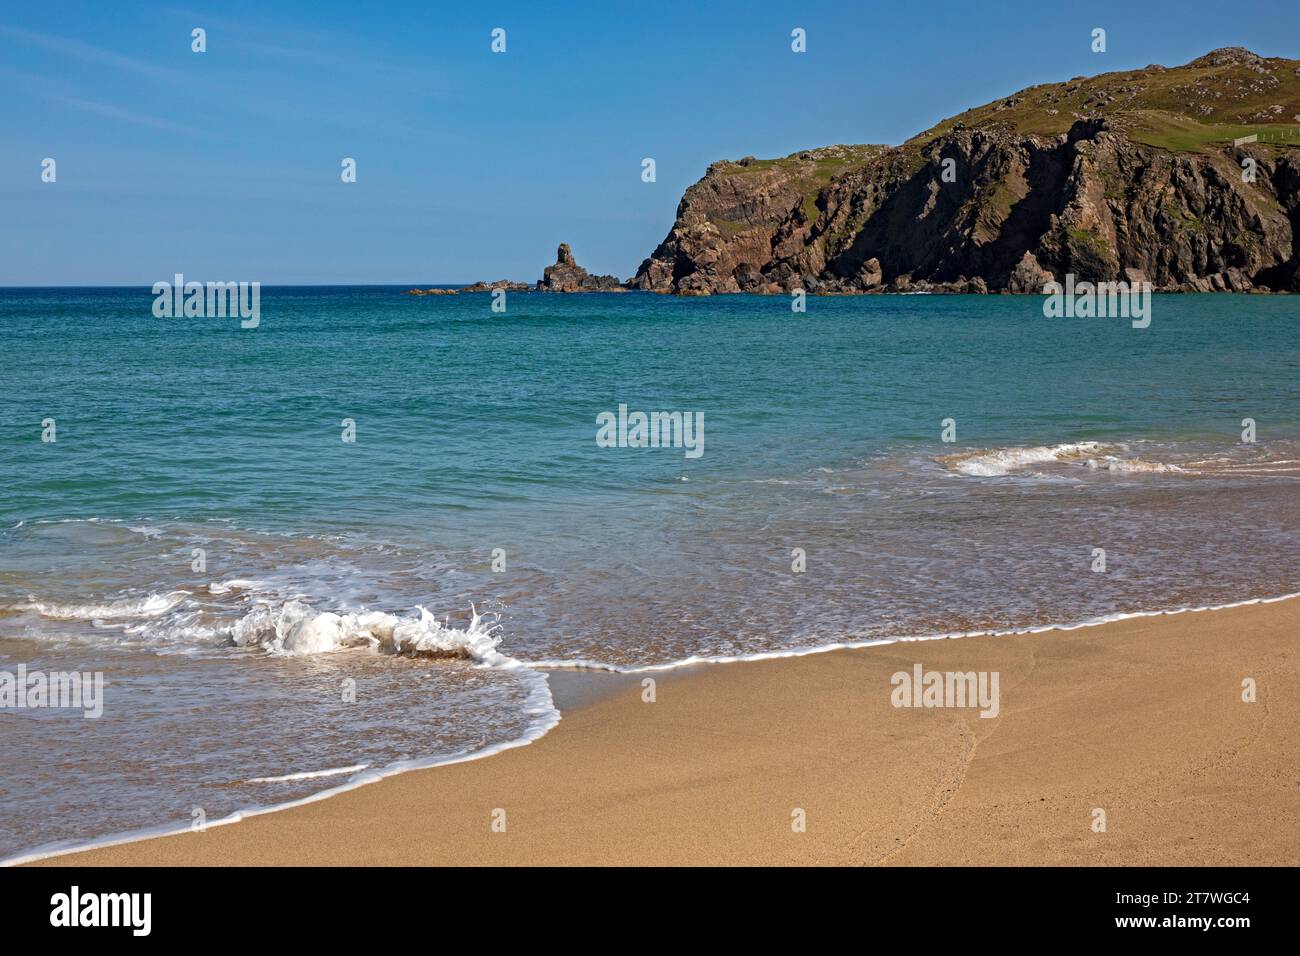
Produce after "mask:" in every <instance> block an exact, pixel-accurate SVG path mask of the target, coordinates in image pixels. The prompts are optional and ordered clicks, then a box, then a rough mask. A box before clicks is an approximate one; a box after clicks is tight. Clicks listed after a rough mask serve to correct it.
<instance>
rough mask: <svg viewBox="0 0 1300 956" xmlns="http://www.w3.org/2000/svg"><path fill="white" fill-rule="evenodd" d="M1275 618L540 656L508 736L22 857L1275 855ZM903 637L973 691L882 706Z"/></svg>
mask: <svg viewBox="0 0 1300 956" xmlns="http://www.w3.org/2000/svg"><path fill="white" fill-rule="evenodd" d="M1298 637H1300V601H1296V600H1288V601H1282V602H1275V603H1271V604H1256V605H1249V606H1243V607H1237V608H1230V609H1226V610H1218V611H1205V612H1190V613H1182V614H1177V615H1167V616H1160V617H1149V618H1134V619H1129V620H1126V621H1121V622H1115V623H1111V624H1106V625H1101V626H1097V627H1089V628H1082V629H1076V630H1072V631H1050V632H1044V633H1038V634H1025V635H1015V636H1006V637H982V638H964V639H960V640H943V641H930V642H914V643H899V644H891V645H883V646H878V647H870V648H863V649H858V650H841V651H832V652H827V653H820V654H813V655H808V656H804V657H797V658H785V659H777V660H767V661H756V662H751V663H737V664H726V665H711V666H704V667H700V668H697V669H695V670H692V671H689V672H676V673H673V672H668V673H659V674H655V675H653V676H654V677H655V679H656V687H655V698H656V699H655V700H654V702H653V703H646V702H644V701H643V700H642V696H643V688H642V686H641V684H640V682H639V678H638V679H637V680H636V681H628V680H627V679H622V680H619V679H617V678H611V679H609V680H614V681H615V683H613V684H611V685H609V686H608V687H605V688H600V687H599V685H598V682H600V681H603V680H607V678H604V677H603V676H602V675H594V674H593V675H589V677H585V676H581V675H580V676H578V677H577V678H574V677H569V678H562V679H561V680H559V681H557V687H559V688H560V691H559V692H558V693H557V697H558V698H559V699H560V701H561V703H562V705H564V707H565V708H566V709H565V713H564V718H563V720H562V722H561V723H560V724H559V726H558V727H556V728H555V729H554V730H553V731H551V733H550V734H548V735H547V736H546V737H545V738H543V739H542V740H540V741H539V742H537V743H535V744H532V745H530V746H526V747H522V748H519V749H515V750H510V751H507V752H504V753H501V754H498V755H496V756H494V757H491V758H488V759H484V760H478V761H473V762H469V763H463V764H457V765H452V766H448V767H441V768H436V769H432V770H426V771H417V772H412V773H408V774H404V775H400V776H397V777H392V778H389V779H386V780H383V781H380V782H378V783H376V784H373V785H369V786H365V787H361V788H359V789H356V790H352V791H349V792H347V793H344V794H340V795H338V796H335V797H332V798H330V799H327V800H323V801H319V802H316V803H312V804H308V805H305V806H301V807H296V808H293V809H289V810H285V811H282V812H277V813H271V814H265V815H261V816H257V817H253V818H249V819H246V820H244V821H242V822H240V823H237V824H233V825H228V826H221V827H214V828H210V829H209V830H207V832H204V833H198V834H188V833H187V834H185V835H181V836H174V837H165V838H160V839H152V840H145V841H140V842H135V843H128V844H122V845H118V846H112V847H106V848H102V849H98V850H94V851H90V852H85V853H80V854H75V855H69V856H62V857H57V858H51V859H48V860H45V861H42V862H44V863H45V864H47V865H96V864H119V865H148V864H152V865H203V866H209V865H211V866H217V865H232V864H254V865H276V864H325V865H335V864H359V865H380V864H385V865H427V864H624V865H652V864H845V865H857V866H864V865H881V864H884V865H935V864H971V865H991V864H1017V865H1022V864H1028V865H1035V864H1071V865H1075V864H1082V865H1089V864H1121V865H1124V864H1145V865H1187V864H1226V865H1239V864H1240V865H1245V864H1263V865H1294V864H1295V863H1296V862H1297V861H1300V733H1298V731H1300V656H1298V655H1297V653H1296V651H1297V638H1298ZM918 663H919V664H921V665H923V667H924V668H925V670H927V671H930V670H937V671H989V672H993V671H996V672H998V674H999V678H1000V680H999V687H1000V706H999V712H998V715H997V716H996V717H993V718H983V717H980V716H979V711H978V710H977V709H970V708H966V709H947V708H930V709H926V708H901V707H895V706H893V705H892V703H891V692H892V691H893V688H892V686H891V675H893V674H894V673H896V672H899V671H909V672H910V671H912V669H913V668H914V666H915V665H916V664H918ZM1245 678H1253V679H1254V681H1255V683H1256V687H1257V699H1256V700H1255V701H1254V702H1245V701H1243V699H1242V692H1243V680H1244V679H1245ZM584 681H585V682H586V683H584ZM593 688H596V690H594V691H593ZM602 689H603V691H604V692H603V693H602V692H600V691H601V690H602ZM570 701H572V702H573V704H572V705H571V704H570V703H569V702H570ZM1099 809H1100V810H1104V811H1105V830H1104V832H1099V831H1098V829H1097V828H1096V824H1095V823H1094V821H1095V820H1097V819H1099V817H1098V816H1097V813H1096V811H1097V810H1099ZM500 810H504V822H505V829H504V832H500V830H499V827H498V829H494V828H493V820H494V814H495V819H497V820H498V821H500V820H501V819H502V814H501V813H499V812H497V811H500ZM798 811H803V816H804V819H806V829H805V830H804V831H803V832H796V829H797V828H796V827H795V826H793V825H792V824H793V822H794V821H796V819H797V818H798V817H799V814H798Z"/></svg>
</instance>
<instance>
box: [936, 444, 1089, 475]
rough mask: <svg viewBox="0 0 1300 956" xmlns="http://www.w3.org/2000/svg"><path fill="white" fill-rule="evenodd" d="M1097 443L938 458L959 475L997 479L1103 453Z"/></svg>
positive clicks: (1037, 446)
mask: <svg viewBox="0 0 1300 956" xmlns="http://www.w3.org/2000/svg"><path fill="white" fill-rule="evenodd" d="M1103 447H1105V446H1103V445H1102V444H1101V443H1100V442H1095V441H1084V442H1066V443H1064V444H1061V445H1033V446H1029V447H1025V448H1021V447H1014V448H996V449H991V450H988V451H976V452H960V453H958V454H955V455H944V456H943V457H942V458H940V459H938V460H939V461H940V462H942V463H943V464H945V465H947V466H948V467H950V468H951V469H952V470H953V471H955V472H957V473H958V474H961V475H970V476H972V477H977V478H996V477H1001V476H1002V475H1009V474H1011V473H1012V472H1013V471H1018V470H1019V469H1021V468H1024V467H1026V466H1028V465H1041V464H1046V463H1048V462H1053V461H1062V460H1065V459H1069V458H1079V457H1081V456H1084V455H1095V454H1097V453H1098V452H1100V451H1101V450H1102V448H1103Z"/></svg>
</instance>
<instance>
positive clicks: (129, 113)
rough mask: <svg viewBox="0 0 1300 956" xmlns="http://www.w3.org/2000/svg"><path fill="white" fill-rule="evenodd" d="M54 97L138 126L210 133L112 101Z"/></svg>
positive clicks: (202, 133) (194, 133)
mask: <svg viewBox="0 0 1300 956" xmlns="http://www.w3.org/2000/svg"><path fill="white" fill-rule="evenodd" d="M54 99H56V100H58V101H59V102H60V103H64V104H66V105H68V106H71V107H72V108H73V109H78V110H84V111H85V112H87V113H94V114H96V115H98V116H104V117H107V118H108V119H115V120H121V121H122V122H124V123H135V124H136V125H137V126H147V127H149V128H150V129H161V130H167V131H169V132H173V133H189V134H191V135H197V136H205V135H208V134H207V133H205V132H204V131H203V130H200V129H195V128H194V127H192V126H182V125H180V124H179V123H173V122H170V121H169V120H164V119H158V118H157V117H155V116H149V115H147V114H145V113H136V112H134V111H133V110H127V109H122V108H121V107H120V106H113V105H112V104H111V103H96V102H95V101H94V100H87V99H83V98H82V97H80V96H55V97H54Z"/></svg>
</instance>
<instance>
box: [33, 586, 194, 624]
mask: <svg viewBox="0 0 1300 956" xmlns="http://www.w3.org/2000/svg"><path fill="white" fill-rule="evenodd" d="M189 596H190V592H189V591H171V592H168V593H167V594H150V595H149V596H148V597H143V598H124V599H122V600H120V601H110V602H108V603H107V604H50V603H47V602H45V601H39V600H37V599H36V597H35V596H34V595H33V596H30V597H28V599H27V603H26V604H10V605H9V608H8V609H9V610H11V611H36V612H37V613H38V614H40V615H41V616H42V617H50V618H56V619H58V620H64V621H93V620H97V619H101V618H124V617H126V618H131V617H157V616H158V615H160V614H166V613H167V612H168V611H170V610H171V609H172V608H174V607H175V606H176V605H178V604H180V603H181V601H184V600H185V599H186V598H187V597H189Z"/></svg>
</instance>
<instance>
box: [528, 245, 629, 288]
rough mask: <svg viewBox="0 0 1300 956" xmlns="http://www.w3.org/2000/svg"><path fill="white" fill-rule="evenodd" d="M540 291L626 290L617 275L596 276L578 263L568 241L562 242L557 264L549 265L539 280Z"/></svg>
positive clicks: (557, 254) (556, 260) (556, 256)
mask: <svg viewBox="0 0 1300 956" xmlns="http://www.w3.org/2000/svg"><path fill="white" fill-rule="evenodd" d="M537 289H538V291H540V292H625V291H627V290H626V289H625V288H624V286H623V283H621V282H619V280H618V279H617V277H615V276H594V275H591V274H589V273H588V272H587V270H586V269H584V268H583V267H582V266H580V265H578V262H577V260H576V259H574V258H573V251H572V250H571V249H570V248H569V244H568V243H567V242H562V243H560V248H559V249H558V250H557V251H556V254H555V265H553V266H547V267H546V269H545V271H544V272H543V273H542V278H541V279H540V280H538V282H537Z"/></svg>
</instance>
